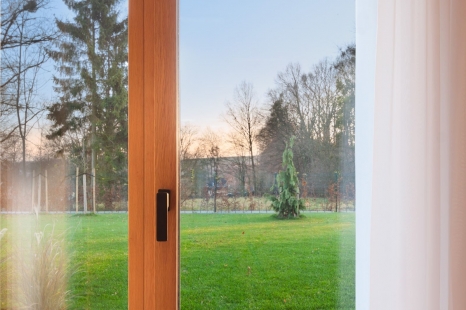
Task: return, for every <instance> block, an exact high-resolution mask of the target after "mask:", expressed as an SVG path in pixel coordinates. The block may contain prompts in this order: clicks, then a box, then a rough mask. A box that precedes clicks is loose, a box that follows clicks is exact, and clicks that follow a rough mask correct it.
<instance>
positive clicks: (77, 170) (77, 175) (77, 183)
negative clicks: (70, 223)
mask: <svg viewBox="0 0 466 310" xmlns="http://www.w3.org/2000/svg"><path fill="white" fill-rule="evenodd" d="M78 194H79V167H76V213H78V202H79V200H78Z"/></svg>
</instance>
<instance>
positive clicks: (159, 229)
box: [155, 189, 170, 241]
mask: <svg viewBox="0 0 466 310" xmlns="http://www.w3.org/2000/svg"><path fill="white" fill-rule="evenodd" d="M156 209H157V210H156V212H157V219H156V227H155V229H156V240H157V241H167V237H168V224H167V221H168V210H169V209H170V190H169V189H159V191H158V193H157V199H156Z"/></svg>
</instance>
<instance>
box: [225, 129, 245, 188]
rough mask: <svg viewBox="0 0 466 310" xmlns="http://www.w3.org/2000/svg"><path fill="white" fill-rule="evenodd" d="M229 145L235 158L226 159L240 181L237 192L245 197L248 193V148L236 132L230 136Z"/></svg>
mask: <svg viewBox="0 0 466 310" xmlns="http://www.w3.org/2000/svg"><path fill="white" fill-rule="evenodd" d="M228 144H229V145H230V153H231V154H232V155H233V156H230V157H225V160H226V161H227V163H228V165H229V167H230V169H229V170H230V171H231V172H232V173H231V174H233V177H234V178H235V179H236V180H238V182H239V188H237V189H236V190H237V191H238V192H239V194H240V195H245V193H246V192H247V191H246V181H247V179H246V178H247V174H248V165H247V159H248V152H249V150H248V147H247V145H246V144H244V141H243V139H242V137H241V136H239V135H238V133H236V132H232V133H230V134H229V138H228Z"/></svg>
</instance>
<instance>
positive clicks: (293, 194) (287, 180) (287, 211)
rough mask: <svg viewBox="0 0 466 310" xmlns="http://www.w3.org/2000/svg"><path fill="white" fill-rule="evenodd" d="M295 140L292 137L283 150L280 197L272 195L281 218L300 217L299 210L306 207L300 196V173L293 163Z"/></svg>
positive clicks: (277, 184)
mask: <svg viewBox="0 0 466 310" xmlns="http://www.w3.org/2000/svg"><path fill="white" fill-rule="evenodd" d="M293 142H294V137H291V139H290V143H289V144H288V143H287V144H286V147H285V151H284V152H283V164H282V165H283V169H284V170H283V171H280V172H279V173H278V175H277V178H276V184H274V186H273V187H272V189H271V190H272V191H273V190H274V187H275V186H276V187H277V188H278V197H275V196H271V197H270V200H271V201H272V207H273V209H274V210H275V212H278V216H279V217H280V218H290V217H299V210H303V209H304V201H303V200H302V199H300V198H299V180H298V173H297V172H296V169H295V167H294V164H293V150H292V148H293Z"/></svg>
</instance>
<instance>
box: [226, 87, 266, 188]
mask: <svg viewBox="0 0 466 310" xmlns="http://www.w3.org/2000/svg"><path fill="white" fill-rule="evenodd" d="M226 108H227V112H226V115H225V116H224V119H225V121H226V122H227V123H228V125H230V127H231V129H232V130H233V131H234V132H235V133H236V134H237V136H238V138H239V141H240V142H241V143H242V145H245V146H246V147H247V150H248V153H249V158H250V160H251V170H252V185H253V192H254V191H255V190H256V185H257V181H256V165H255V161H254V152H255V150H256V141H257V134H258V133H259V131H260V129H261V126H262V121H261V120H262V119H261V113H260V109H259V104H258V101H257V99H256V95H255V93H254V88H253V85H252V84H251V83H247V82H242V83H241V84H240V85H239V86H238V87H236V88H235V91H234V93H233V101H232V102H227V104H226Z"/></svg>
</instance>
